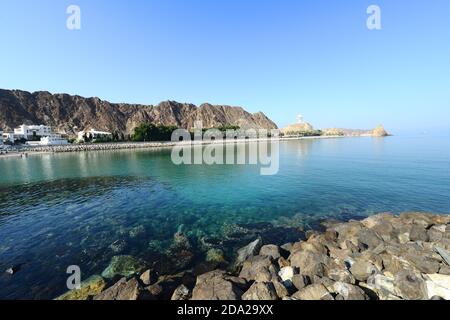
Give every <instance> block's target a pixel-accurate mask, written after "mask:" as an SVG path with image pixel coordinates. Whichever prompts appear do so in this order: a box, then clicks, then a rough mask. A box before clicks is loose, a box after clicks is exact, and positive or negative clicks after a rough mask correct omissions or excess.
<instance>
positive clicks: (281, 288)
mask: <svg viewBox="0 0 450 320" xmlns="http://www.w3.org/2000/svg"><path fill="white" fill-rule="evenodd" d="M272 284H273V286H274V288H275V291H276V293H277V296H278V298H280V299H283V298H284V297H287V296H289V290H288V288H286V286H285V285H284V284H283V283H281V282H280V281H277V280H273V281H272ZM291 286H292V285H291Z"/></svg>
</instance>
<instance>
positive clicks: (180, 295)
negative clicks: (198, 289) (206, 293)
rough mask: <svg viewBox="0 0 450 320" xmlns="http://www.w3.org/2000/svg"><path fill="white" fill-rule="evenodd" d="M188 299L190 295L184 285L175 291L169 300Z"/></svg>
mask: <svg viewBox="0 0 450 320" xmlns="http://www.w3.org/2000/svg"><path fill="white" fill-rule="evenodd" d="M190 297H191V293H190V291H189V289H188V288H187V287H186V286H185V285H184V284H182V285H180V286H179V287H178V288H176V289H175V291H174V293H173V295H172V298H171V300H189V298H190Z"/></svg>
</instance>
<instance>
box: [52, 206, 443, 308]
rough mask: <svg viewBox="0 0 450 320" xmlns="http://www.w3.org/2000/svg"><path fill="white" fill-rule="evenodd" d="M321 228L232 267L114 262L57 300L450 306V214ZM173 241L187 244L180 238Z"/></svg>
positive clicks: (250, 254) (250, 249)
mask: <svg viewBox="0 0 450 320" xmlns="http://www.w3.org/2000/svg"><path fill="white" fill-rule="evenodd" d="M323 226H324V229H323V231H320V232H319V231H313V230H310V231H307V232H306V233H305V237H304V239H303V240H299V241H297V242H291V243H286V244H284V245H281V246H277V245H274V244H270V243H263V240H262V238H261V237H258V236H256V238H255V239H254V241H252V242H251V243H249V244H248V245H246V246H245V247H242V248H241V249H239V250H237V252H235V257H234V261H233V262H232V263H230V264H228V265H227V266H223V265H222V266H221V265H220V264H217V265H215V266H214V265H210V268H209V270H201V271H200V270H194V269H191V270H186V271H183V272H180V273H177V274H158V272H157V271H156V270H154V269H148V268H146V267H145V264H144V263H143V261H141V260H140V259H139V258H136V257H131V256H115V257H114V258H113V259H112V261H111V264H110V265H109V266H108V267H107V268H106V269H105V270H104V272H103V273H102V275H95V276H92V277H91V278H89V279H88V280H86V281H85V282H83V283H82V286H81V289H79V290H72V291H69V292H67V293H66V294H64V295H62V296H60V297H59V298H58V299H63V300H73V299H79V300H88V299H93V300H138V299H143V300H162V299H172V300H240V299H242V300H280V299H283V300H431V299H433V300H440V299H446V300H449V299H450V216H449V215H434V214H427V213H417V212H407V213H403V214H400V215H392V214H389V213H382V214H378V215H374V216H371V217H369V218H366V219H364V220H361V221H356V220H350V221H348V222H336V221H327V222H324V223H323ZM176 240H177V241H178V242H177V245H178V246H181V247H183V246H187V245H188V244H186V243H185V241H186V237H184V236H183V234H182V233H177V234H176ZM183 248H184V247H183ZM183 250H184V249H183ZM211 255H212V256H214V253H211ZM212 260H214V259H212Z"/></svg>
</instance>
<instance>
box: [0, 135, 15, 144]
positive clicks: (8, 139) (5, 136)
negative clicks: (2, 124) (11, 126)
mask: <svg viewBox="0 0 450 320" xmlns="http://www.w3.org/2000/svg"><path fill="white" fill-rule="evenodd" d="M2 138H3V143H5V142H6V141H9V142H14V132H3V134H2Z"/></svg>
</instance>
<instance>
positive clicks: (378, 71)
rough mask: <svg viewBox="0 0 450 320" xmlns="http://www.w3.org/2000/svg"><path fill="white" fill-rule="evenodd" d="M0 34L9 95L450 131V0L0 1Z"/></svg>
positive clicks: (2, 79) (1, 75) (0, 76)
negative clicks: (370, 25)
mask: <svg viewBox="0 0 450 320" xmlns="http://www.w3.org/2000/svg"><path fill="white" fill-rule="evenodd" d="M70 4H77V5H79V6H80V8H81V11H82V17H81V21H82V29H81V30H79V31H70V30H68V29H67V28H66V19H67V14H66V12H65V11H66V8H67V6H68V5H70ZM370 4H377V5H379V6H380V7H381V10H382V11H381V12H382V30H380V31H369V30H368V29H367V28H366V18H367V14H366V9H367V7H368V6H369V5H370ZM0 39H1V43H2V45H1V50H0V87H1V88H7V89H23V90H28V91H36V90H48V91H50V92H53V93H56V92H66V93H70V94H79V95H82V96H98V97H100V98H102V99H105V100H110V101H112V102H133V103H143V104H156V103H158V102H160V101H163V100H168V99H170V100H177V101H180V102H192V103H195V104H200V103H203V102H211V103H215V104H230V105H240V106H243V107H245V108H246V109H247V110H249V111H251V112H256V111H260V110H261V111H263V112H265V113H266V114H267V115H268V116H269V117H270V118H272V119H273V120H274V121H275V122H277V124H278V125H280V126H284V125H286V124H288V123H290V122H294V121H295V117H296V115H297V114H303V115H304V116H305V118H306V119H307V120H308V121H310V122H311V123H312V124H313V125H315V126H316V127H319V128H324V127H332V126H339V127H351V128H370V127H374V126H375V125H377V124H378V123H383V124H384V125H385V126H386V128H387V129H389V130H391V131H393V132H394V133H400V132H405V133H406V132H408V133H410V132H412V133H415V132H417V129H416V128H417V127H418V126H420V128H421V129H423V130H427V131H429V132H450V1H448V0H433V1H429V0H371V1H366V0H341V1H334V0H328V1H324V0H281V1H279V0H278V1H275V0H271V1H268V0H257V1H256V0H255V1H252V0H247V1H242V0H240V1H238V0H220V1H219V0H128V1H125V0H114V1H111V0H108V1H106V0H72V1H65V0H58V1H56V0H28V1H25V0H9V1H6V0H0Z"/></svg>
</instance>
